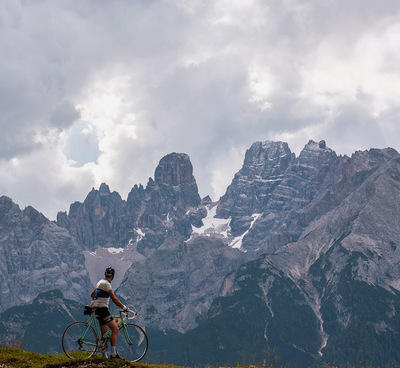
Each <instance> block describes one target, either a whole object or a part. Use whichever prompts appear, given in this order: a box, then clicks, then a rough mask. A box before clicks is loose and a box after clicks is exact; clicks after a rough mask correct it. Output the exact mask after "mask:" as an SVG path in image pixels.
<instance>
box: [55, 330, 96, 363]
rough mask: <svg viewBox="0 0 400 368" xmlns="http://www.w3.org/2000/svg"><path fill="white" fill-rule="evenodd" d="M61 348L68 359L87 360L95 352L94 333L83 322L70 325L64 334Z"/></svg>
mask: <svg viewBox="0 0 400 368" xmlns="http://www.w3.org/2000/svg"><path fill="white" fill-rule="evenodd" d="M62 346H63V349H64V352H65V354H66V355H67V356H68V357H69V358H70V359H86V358H89V357H91V356H92V355H93V354H94V353H95V351H96V346H97V337H96V333H95V332H94V330H93V328H92V327H90V326H89V327H88V326H87V324H86V323H84V322H75V323H72V324H71V325H69V326H68V327H67V329H66V330H65V332H64V335H63V337H62Z"/></svg>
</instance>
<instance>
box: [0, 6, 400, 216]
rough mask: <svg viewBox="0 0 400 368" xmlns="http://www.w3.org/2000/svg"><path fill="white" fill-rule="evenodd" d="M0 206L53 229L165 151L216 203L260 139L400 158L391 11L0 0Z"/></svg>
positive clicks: (399, 55)
mask: <svg viewBox="0 0 400 368" xmlns="http://www.w3.org/2000/svg"><path fill="white" fill-rule="evenodd" d="M0 53H1V55H2V56H1V58H0V128H1V132H0V173H1V180H0V195H7V196H9V197H11V198H12V199H13V200H14V202H16V203H17V204H19V205H20V207H21V208H24V207H26V206H28V205H32V206H33V207H35V208H36V209H37V210H39V211H41V212H42V213H43V214H45V215H46V216H47V217H49V218H50V219H55V217H56V214H57V212H58V211H60V210H62V211H66V210H68V209H69V205H70V204H71V203H72V202H74V201H83V200H84V198H85V197H86V195H87V193H88V192H89V191H90V190H91V188H92V187H95V188H96V189H97V188H98V187H99V185H100V184H101V183H102V182H106V183H107V184H108V185H109V186H110V189H111V190H115V191H118V192H119V193H120V194H121V196H122V198H124V199H126V197H127V195H128V193H129V191H130V190H131V188H132V187H133V185H134V184H139V183H142V184H143V185H146V183H147V181H148V178H149V177H153V175H154V170H155V167H156V165H157V164H158V162H159V160H160V159H161V158H162V157H163V156H164V155H166V154H168V153H170V152H185V153H187V154H189V156H190V158H191V161H192V163H193V166H194V174H195V177H196V179H197V183H198V186H199V190H200V195H201V196H205V195H207V194H210V195H211V197H212V198H213V199H215V200H216V199H218V198H219V196H221V195H222V194H223V193H224V191H225V189H226V187H227V185H228V184H229V183H230V181H231V180H232V177H233V175H234V173H235V172H236V171H237V170H239V169H240V167H241V165H242V163H243V159H244V153H245V151H246V149H247V148H249V147H250V145H251V144H252V143H253V142H255V141H260V140H283V141H286V142H288V143H289V146H290V148H291V149H292V151H294V152H295V153H296V154H299V152H300V151H301V149H302V148H303V147H304V145H305V144H306V143H307V142H308V140H309V139H313V140H316V141H318V140H321V139H325V140H326V142H327V145H328V146H329V147H331V148H332V149H334V150H335V151H336V152H337V153H338V154H347V155H351V153H352V152H354V151H356V150H364V149H369V148H373V147H374V148H384V147H388V146H390V147H393V148H395V149H397V150H400V140H399V137H400V124H399V123H400V3H399V1H398V0H379V1H377V0H326V1H325V0H324V1H321V0H214V1H209V0H193V1H191V0H163V1H162V0H112V1H111V0H85V1H78V0H57V1H54V0H2V1H0Z"/></svg>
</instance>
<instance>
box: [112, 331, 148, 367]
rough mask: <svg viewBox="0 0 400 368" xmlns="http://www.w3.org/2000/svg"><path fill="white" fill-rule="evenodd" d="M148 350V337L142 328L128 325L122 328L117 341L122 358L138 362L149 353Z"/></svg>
mask: <svg viewBox="0 0 400 368" xmlns="http://www.w3.org/2000/svg"><path fill="white" fill-rule="evenodd" d="M147 348H148V340H147V336H146V333H145V331H144V330H143V329H142V328H141V327H140V326H138V325H135V324H127V325H125V327H124V328H121V330H120V332H119V334H118V340H117V351H118V354H119V355H120V356H121V358H124V359H127V360H130V361H132V362H138V361H139V360H141V359H143V357H144V356H145V354H146V353H147Z"/></svg>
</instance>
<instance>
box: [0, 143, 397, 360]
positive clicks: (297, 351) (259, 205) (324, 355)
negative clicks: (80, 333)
mask: <svg viewBox="0 0 400 368" xmlns="http://www.w3.org/2000/svg"><path fill="white" fill-rule="evenodd" d="M399 199H400V155H399V154H398V153H397V151H395V150H394V149H392V148H385V149H370V150H368V151H356V152H354V153H353V154H352V155H351V157H348V156H338V155H337V154H336V153H335V151H333V150H332V149H331V148H329V147H328V146H327V145H326V142H325V141H319V142H314V141H312V140H310V141H309V142H308V143H307V144H306V145H305V147H304V149H303V150H302V151H301V152H300V154H299V156H298V157H296V155H295V154H294V153H292V152H291V151H290V148H289V147H288V145H287V143H284V142H272V141H264V142H255V143H254V144H253V145H252V146H251V147H250V148H249V149H248V150H247V152H246V155H245V159H244V163H243V166H242V168H241V169H240V170H239V172H238V173H237V174H236V175H235V176H234V178H233V180H232V183H231V184H230V186H228V188H227V190H226V193H225V194H224V195H223V196H222V197H221V198H220V200H219V201H216V202H212V201H210V199H209V198H204V199H201V198H200V196H199V194H198V188H197V184H196V180H195V178H194V176H193V167H192V164H191V162H190V159H189V156H187V155H186V154H182V153H181V154H179V153H171V154H169V155H167V156H165V157H163V158H162V159H161V160H160V164H159V165H158V166H157V167H156V170H155V175H154V179H152V178H150V179H149V182H148V184H147V186H146V187H143V186H142V185H135V186H134V187H133V188H132V190H131V192H130V193H129V195H128V198H127V199H126V200H123V199H122V198H121V197H120V195H119V194H118V193H116V192H111V191H110V189H109V187H108V186H107V184H105V183H103V184H102V185H101V186H100V188H99V190H95V189H92V191H91V192H90V193H89V194H88V196H87V197H86V199H85V201H84V202H83V203H79V202H75V203H74V204H72V205H71V207H70V211H69V214H67V213H59V215H58V216H57V221H56V222H55V223H52V225H49V224H48V223H47V222H46V221H45V220H43V221H44V222H43V221H42V222H41V220H40V216H38V214H36V212H35V210H34V209H31V208H30V209H27V210H26V212H25V213H24V214H23V215H21V216H22V217H21V216H20V217H18V216H17V218H19V221H22V218H26V219H29V220H25V221H28V222H29V223H30V224H31V225H30V226H31V227H32V233H33V234H36V235H35V236H36V237H37V236H39V235H38V234H41V233H42V230H40V226H38V224H42V223H46V226H47V227H50V226H53V227H54V230H55V229H57V233H58V235H59V236H61V235H63V236H67V235H68V234H69V236H70V238H71V241H72V242H73V244H74V249H75V248H77V249H78V253H79V249H80V254H81V256H80V257H81V258H79V259H80V261H79V265H80V266H79V267H83V268H84V269H86V270H89V272H88V274H86V276H85V275H83V274H82V275H81V276H80V279H79V280H83V279H85V280H86V281H85V284H84V283H82V281H79V282H80V283H81V285H87V288H90V285H89V284H90V283H89V282H88V281H87V280H88V278H89V277H90V280H91V282H92V283H93V282H94V280H96V279H97V278H100V277H101V270H102V269H104V267H105V265H108V263H110V262H111V263H114V264H115V265H116V266H117V269H118V270H122V272H121V273H122V274H121V275H118V278H117V279H116V283H115V288H116V293H117V294H118V295H121V297H123V298H124V300H125V301H126V302H127V303H128V304H133V305H135V307H137V309H138V311H139V312H140V314H141V315H143V317H144V322H145V324H146V326H148V328H149V329H153V330H154V331H155V330H157V329H158V331H159V332H155V333H156V334H157V336H158V337H157V341H160V345H158V347H157V349H159V350H158V352H156V353H155V355H157V356H158V359H174V360H173V361H174V363H179V364H189V363H190V362H192V361H193V359H195V361H196V362H197V363H196V364H202V363H204V364H206V363H212V364H220V363H221V364H232V362H233V364H235V363H237V361H239V360H240V359H241V357H244V356H249V354H250V355H251V356H254V357H255V358H254V359H255V361H257V362H263V361H264V360H265V356H266V355H268V354H270V353H269V352H276V354H277V356H278V358H279V362H280V363H282V364H285V363H290V364H293V365H294V366H302V365H307V366H309V365H312V364H317V363H318V364H327V363H332V362H334V363H335V364H336V363H337V364H338V365H340V364H343V365H345V364H347V363H349V364H356V363H357V364H358V363H359V362H364V363H365V364H369V363H371V362H374V363H381V364H391V365H392V366H393V365H395V364H398V363H399V362H400V356H399V354H397V353H394V352H393V349H394V344H395V343H396V342H400V339H399V333H398V332H396V331H398V329H397V327H396V326H398V325H399V326H400V320H399V317H398V316H400V309H399V306H400V299H399V297H400V292H399V290H400V272H399V271H398V270H399V269H400V268H399V265H400V253H399V252H400V249H399V248H398V245H399V244H400V235H399V234H400V225H399V224H400V221H399V209H400V208H399V204H398V203H399ZM2 201H3V203H4V204H7V203H8V204H7V205H5V207H4V208H5V209H4V210H3V211H1V208H2V207H1V206H0V224H2V225H1V226H2V227H1V229H2V232H3V235H2V236H3V238H4V239H11V238H10V234H11V232H10V229H8V228H7V226H5V225H7V222H5V220H4V219H5V218H6V217H7V216H5V215H6V214H7V213H8V212H9V211H10V209H11V208H12V207H13V206H12V205H11V204H10V203H9V202H7V200H6V199H4V198H2ZM7 206H8V207H7ZM7 211H8V212H7ZM16 213H18V211H17V212H16ZM46 226H45V228H46ZM7 229H8V230H9V231H8V232H7ZM35 231H36V233H35ZM28 233H29V232H28ZM29 234H30V233H29ZM35 236H33V235H31V238H32V239H36V238H35ZM31 238H29V239H31ZM61 238H62V237H61ZM29 239H28V238H26V239H24V241H25V242H26V243H29V242H30V240H29ZM57 239H58V238H57ZM1 244H3V243H0V245H1ZM3 246H4V245H3ZM0 251H1V248H0ZM82 256H83V257H84V261H82ZM9 263H12V259H10V261H9ZM3 267H4V266H3ZM40 267H42V266H40ZM2 275H3V276H2V277H3V280H6V273H4V272H3V274H2ZM0 276H1V275H0ZM24 280H26V278H25V279H24ZM65 290H68V288H67V287H66V288H65ZM79 290H80V291H82V292H83V290H82V289H79ZM371 295H372V296H373V298H372V299H371ZM32 297H33V296H32ZM32 297H31V298H32ZM374 298H375V299H377V300H382V303H383V305H382V306H380V305H379V304H376V303H373V300H374ZM15 300H16V299H15ZM30 300H32V299H30ZM27 302H29V300H27ZM354 303H356V304H354ZM364 303H366V305H365V306H364V305H363V304H364ZM368 305H373V306H374V308H375V309H376V315H373V314H371V313H370V312H369V311H368ZM0 307H1V305H0ZM3 308H4V307H3ZM0 310H1V309H0ZM359 321H363V322H362V324H361V325H360V322H359ZM229 326H232V329H231V330H230V328H231V327H229ZM234 326H236V327H235V328H236V331H242V332H243V330H244V329H249V331H253V333H252V334H249V333H247V332H246V333H245V336H246V339H249V340H248V341H249V342H250V341H251V343H250V344H249V345H246V346H245V347H243V346H241V345H240V338H238V336H235V333H234V332H235V328H234ZM246 326H247V327H246ZM174 331H175V332H174ZM210 331H213V333H212V335H210ZM357 331H360V337H359V338H356V339H355V340H354V341H353V342H351V343H349V344H348V345H349V346H346V341H348V339H349V338H350V336H354V334H356V333H357ZM171 334H172V335H171ZM154 336H156V335H154ZM163 336H164V337H163ZM171 336H174V338H173V339H172V337H171ZM368 336H369V337H370V340H368V338H367V337H368ZM168 338H170V339H172V340H170V342H169V343H167V340H168ZM388 339H391V341H393V343H388V342H387V341H388ZM370 341H374V343H375V345H376V348H372V347H371V344H370ZM189 342H190V343H191V344H189ZM383 342H385V343H383ZM163 344H164V345H163ZM188 344H189V345H188ZM385 344H386V345H385ZM162 346H168V350H167V351H164V352H163V348H162ZM356 346H358V348H357V349H358V350H357V349H356ZM339 347H341V348H340V349H342V352H343V354H340V349H339ZM183 350H184V351H185V354H184V355H183V356H181V357H179V351H183ZM358 351H361V352H364V353H360V352H358ZM383 352H386V353H385V354H386V355H387V357H386V358H385V354H383ZM165 354H167V355H165ZM363 354H364V355H363ZM175 359H177V360H175ZM185 359H186V360H185ZM235 359H236V360H235ZM368 359H369V360H368Z"/></svg>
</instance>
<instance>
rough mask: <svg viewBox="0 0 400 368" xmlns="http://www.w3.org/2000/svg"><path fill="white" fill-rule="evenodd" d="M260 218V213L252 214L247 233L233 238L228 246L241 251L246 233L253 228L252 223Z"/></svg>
mask: <svg viewBox="0 0 400 368" xmlns="http://www.w3.org/2000/svg"><path fill="white" fill-rule="evenodd" d="M260 216H261V213H254V214H252V215H251V217H252V218H253V220H252V221H251V224H250V227H249V229H248V230H247V231H245V232H244V233H243V234H242V235H240V236H237V237H235V238H234V239H233V240H232V241H231V242H230V243H229V246H230V247H232V248H237V249H242V243H243V239H244V237H245V236H246V235H247V234H248V232H249V231H250V230H251V228H252V227H253V225H254V223H255V222H256V221H257V220H258V218H259V217H260Z"/></svg>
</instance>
